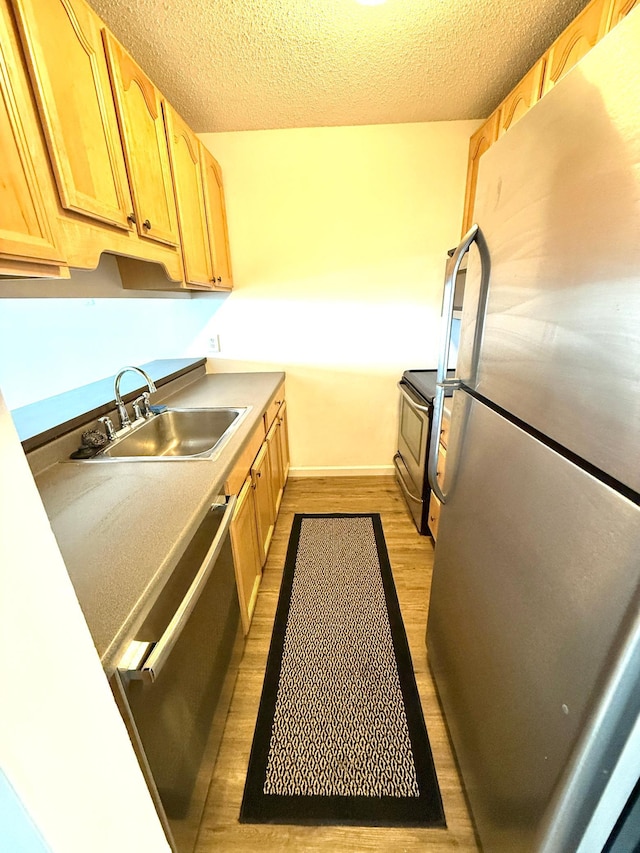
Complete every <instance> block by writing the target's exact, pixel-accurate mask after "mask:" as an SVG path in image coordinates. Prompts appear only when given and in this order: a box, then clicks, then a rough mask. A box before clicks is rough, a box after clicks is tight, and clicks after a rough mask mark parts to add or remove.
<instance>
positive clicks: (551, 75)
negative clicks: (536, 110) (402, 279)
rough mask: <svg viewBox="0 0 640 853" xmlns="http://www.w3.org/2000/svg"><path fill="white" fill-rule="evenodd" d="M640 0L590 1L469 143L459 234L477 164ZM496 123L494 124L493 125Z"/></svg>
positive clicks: (469, 215)
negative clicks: (497, 140)
mask: <svg viewBox="0 0 640 853" xmlns="http://www.w3.org/2000/svg"><path fill="white" fill-rule="evenodd" d="M638 2H640V0H591V2H590V3H589V4H588V5H587V6H585V8H584V9H583V10H582V11H581V12H580V14H579V15H578V16H577V17H576V18H575V19H574V20H573V21H572V22H571V23H570V24H569V26H568V27H567V28H566V29H565V30H564V31H563V32H562V33H561V34H560V35H559V36H558V38H557V39H556V40H555V42H554V43H553V44H552V45H551V47H550V48H549V50H548V51H547V52H546V53H545V54H544V56H542V57H541V58H540V59H539V60H538V62H537V63H536V64H535V65H534V66H533V68H532V69H531V70H530V71H529V72H528V73H527V74H526V75H525V76H524V77H523V78H522V80H521V81H520V82H519V83H518V85H517V86H516V87H515V88H514V89H513V90H512V91H511V92H510V93H509V94H508V95H507V97H506V98H505V99H504V101H503V102H502V104H500V106H499V107H498V109H497V110H496V111H495V112H494V113H492V114H491V115H490V116H489V118H488V119H487V121H486V122H485V123H484V124H483V125H482V126H481V127H480V128H478V130H477V131H476V132H475V133H474V134H473V135H472V137H471V139H470V141H469V163H468V169H467V186H466V193H465V200H464V212H463V217H462V233H463V234H465V233H466V232H467V230H468V229H469V228H470V227H471V225H472V224H473V209H474V205H475V194H476V184H477V178H478V167H479V161H480V158H481V157H482V155H483V154H484V153H485V152H486V151H487V150H488V148H489V147H490V146H491V145H492V144H493V143H494V142H495V141H496V139H497V138H498V137H499V136H501V135H502V134H503V133H505V132H506V131H508V130H509V128H510V127H512V126H513V124H515V122H516V121H518V119H520V118H521V117H522V116H523V115H524V114H525V113H526V112H527V111H528V110H529V109H531V107H532V106H533V105H534V104H535V103H536V102H537V101H538V100H539V99H540V98H541V97H543V96H544V95H545V94H546V93H547V92H549V91H550V90H551V89H552V88H553V86H555V84H556V83H557V82H558V80H560V79H561V78H562V77H563V76H564V75H565V74H566V73H567V71H569V70H570V69H571V68H572V67H573V66H574V65H575V64H576V62H578V60H580V59H581V58H582V57H583V56H584V55H585V54H586V53H588V51H590V50H591V48H592V47H593V46H594V45H595V44H596V42H598V41H599V40H600V39H601V38H602V37H603V36H604V35H606V33H608V32H609V30H611V29H613V27H615V26H616V24H618V23H619V22H620V21H621V20H622V19H623V18H624V17H625V15H627V14H628V13H629V12H630V11H631V10H632V9H633V8H634V6H636V5H638ZM496 122H497V124H496Z"/></svg>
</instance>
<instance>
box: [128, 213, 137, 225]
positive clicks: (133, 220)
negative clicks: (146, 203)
mask: <svg viewBox="0 0 640 853" xmlns="http://www.w3.org/2000/svg"><path fill="white" fill-rule="evenodd" d="M127 222H130V223H131V224H132V225H135V224H136V215H135V213H130V214H129V215H128V216H127Z"/></svg>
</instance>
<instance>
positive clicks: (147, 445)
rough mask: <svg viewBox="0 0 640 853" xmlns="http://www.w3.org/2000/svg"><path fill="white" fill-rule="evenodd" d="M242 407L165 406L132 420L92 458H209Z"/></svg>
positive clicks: (243, 410)
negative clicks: (197, 407)
mask: <svg viewBox="0 0 640 853" xmlns="http://www.w3.org/2000/svg"><path fill="white" fill-rule="evenodd" d="M248 410H249V407H245V408H220V409H165V410H164V411H162V412H159V413H157V414H154V415H152V416H151V417H150V418H149V419H148V420H142V419H141V420H139V421H136V422H134V423H133V424H132V425H131V427H129V428H128V429H127V430H126V431H125V432H123V433H118V434H117V435H116V438H115V439H114V440H113V441H111V442H110V443H109V444H108V445H106V446H105V447H104V448H103V449H102V450H100V452H99V453H97V454H96V455H95V456H93V457H92V458H91V459H90V460H87V461H92V462H106V461H110V460H117V459H122V460H126V461H128V462H133V461H136V460H148V459H163V460H167V461H169V460H178V459H210V458H211V457H212V456H213V455H214V453H215V452H216V451H218V450H220V449H221V447H222V444H223V443H225V442H226V441H227V440H228V439H229V438H230V437H231V435H232V434H233V432H234V431H235V430H236V429H237V428H238V426H239V425H240V422H241V421H242V419H243V417H244V415H245V414H246V413H247V411H248Z"/></svg>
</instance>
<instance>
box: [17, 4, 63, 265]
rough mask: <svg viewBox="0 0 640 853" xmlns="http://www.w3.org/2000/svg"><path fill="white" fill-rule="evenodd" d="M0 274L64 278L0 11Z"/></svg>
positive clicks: (42, 158)
mask: <svg viewBox="0 0 640 853" xmlns="http://www.w3.org/2000/svg"><path fill="white" fill-rule="evenodd" d="M0 162H1V163H2V173H3V174H2V180H0V269H1V271H2V274H4V275H21V274H29V275H33V276H49V277H68V275H69V273H68V270H67V268H66V266H65V265H64V254H63V252H62V249H61V248H60V236H59V233H58V229H57V206H56V203H55V200H54V187H53V183H52V178H51V176H50V174H49V170H48V166H47V162H46V155H45V152H44V143H43V141H42V140H41V137H40V131H39V127H38V124H37V119H36V116H35V114H34V111H33V107H32V104H31V99H30V93H29V89H28V84H27V80H26V78H25V75H24V70H23V68H22V67H21V65H20V64H19V63H18V62H17V44H16V33H15V31H14V29H13V24H12V21H11V20H10V18H9V15H8V10H7V9H6V8H5V7H3V6H0Z"/></svg>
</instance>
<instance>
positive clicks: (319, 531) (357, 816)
mask: <svg viewBox="0 0 640 853" xmlns="http://www.w3.org/2000/svg"><path fill="white" fill-rule="evenodd" d="M240 820H241V821H242V822H244V823H309V824H313V823H316V824H322V823H326V824H345V825H347V824H351V825H363V826H433V827H444V826H445V819H444V812H443V809H442V800H441V798H440V791H439V788H438V783H437V780H436V774H435V769H434V765H433V758H432V755H431V748H430V745H429V739H428V737H427V730H426V728H425V724H424V718H423V716H422V709H421V707H420V699H419V696H418V691H417V687H416V682H415V677H414V674H413V666H412V663H411V655H410V653H409V646H408V644H407V638H406V634H405V630H404V625H403V623H402V617H401V615H400V607H399V605H398V598H397V595H396V590H395V586H394V583H393V577H392V574H391V566H390V564H389V557H388V554H387V548H386V545H385V541H384V534H383V532H382V523H381V521H380V516H379V515H377V514H372V515H296V516H295V517H294V522H293V527H292V530H291V538H290V540H289V548H288V551H287V558H286V563H285V569H284V576H283V579H282V587H281V589H280V598H279V600H278V609H277V613H276V619H275V624H274V628H273V635H272V638H271V647H270V650H269V658H268V661H267V669H266V674H265V680H264V687H263V691H262V698H261V700H260V709H259V711H258V721H257V723H256V730H255V735H254V739H253V746H252V749H251V758H250V760H249V769H248V772H247V781H246V785H245V790H244V798H243V801H242V807H241V810H240Z"/></svg>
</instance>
